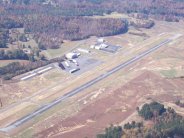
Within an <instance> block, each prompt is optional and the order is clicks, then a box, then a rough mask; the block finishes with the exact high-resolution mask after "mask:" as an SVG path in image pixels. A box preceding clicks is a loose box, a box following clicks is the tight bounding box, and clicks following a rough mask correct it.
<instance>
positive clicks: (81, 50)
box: [77, 48, 90, 53]
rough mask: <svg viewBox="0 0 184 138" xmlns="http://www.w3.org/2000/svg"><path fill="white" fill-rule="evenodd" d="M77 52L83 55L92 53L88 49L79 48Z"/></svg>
mask: <svg viewBox="0 0 184 138" xmlns="http://www.w3.org/2000/svg"><path fill="white" fill-rule="evenodd" d="M77 50H78V51H80V52H83V53H90V51H89V50H87V49H82V48H78V49H77Z"/></svg>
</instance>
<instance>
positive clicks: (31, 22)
mask: <svg viewBox="0 0 184 138" xmlns="http://www.w3.org/2000/svg"><path fill="white" fill-rule="evenodd" d="M0 2H1V3H2V4H1V6H0V9H1V10H0V13H1V15H0V22H3V21H4V20H5V21H6V20H8V22H7V23H5V25H6V28H7V27H11V25H12V23H14V22H15V23H16V27H21V26H22V27H24V28H25V30H26V33H33V34H34V36H35V39H36V40H37V42H38V43H40V45H42V46H43V45H44V48H54V49H55V48H58V47H59V45H60V44H61V43H62V42H63V40H65V39H68V40H80V39H84V38H88V37H90V36H93V35H95V36H109V35H116V34H119V33H125V32H126V31H127V30H128V24H127V21H126V20H125V19H121V20H120V19H95V18H90V17H87V16H93V15H104V14H109V13H111V12H119V13H125V14H131V13H138V14H140V15H143V16H148V17H151V18H155V19H159V20H166V21H179V19H182V18H183V17H184V2H182V1H179V0H170V1H169V0H162V1H159V0H142V1H137V0H131V1H128V0H71V1H68V0H52V1H50V2H48V1H47V0H7V1H6V2H5V1H3V0H1V1H0ZM117 3H118V4H117ZM139 17H142V16H139ZM7 18H8V19H7ZM9 20H10V21H9ZM11 20H12V21H11ZM130 25H133V26H136V27H145V28H150V27H152V26H153V25H154V22H153V21H149V22H145V24H135V23H134V22H130ZM0 26H1V25H0ZM89 26H90V27H89ZM1 45H2V44H1ZM1 47H3V46H1Z"/></svg>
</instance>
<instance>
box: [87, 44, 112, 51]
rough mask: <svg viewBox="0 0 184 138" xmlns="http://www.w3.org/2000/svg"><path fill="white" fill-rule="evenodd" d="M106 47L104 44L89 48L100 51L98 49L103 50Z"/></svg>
mask: <svg viewBox="0 0 184 138" xmlns="http://www.w3.org/2000/svg"><path fill="white" fill-rule="evenodd" d="M107 47H108V45H107V44H104V43H102V44H99V45H92V46H90V48H92V49H97V50H100V49H103V48H107Z"/></svg>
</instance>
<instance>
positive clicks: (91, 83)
mask: <svg viewBox="0 0 184 138" xmlns="http://www.w3.org/2000/svg"><path fill="white" fill-rule="evenodd" d="M171 41H172V39H166V40H165V41H163V42H161V43H160V44H158V45H156V46H154V47H152V48H150V49H149V50H146V51H144V52H142V53H141V54H138V55H136V56H135V57H133V58H131V59H129V60H128V61H126V62H123V63H121V64H120V65H118V66H116V67H115V68H113V69H111V70H109V71H107V72H106V73H104V74H102V75H100V76H98V77H97V78H95V79H93V80H91V81H89V82H87V83H85V84H83V85H81V86H79V87H78V88H76V89H74V90H72V91H70V92H68V93H67V94H65V95H63V96H61V97H59V98H57V99H56V100H54V101H52V102H51V103H49V104H47V105H45V106H42V107H40V108H39V109H37V110H36V111H34V112H32V113H30V114H28V115H26V116H25V117H23V118H21V119H19V120H17V121H15V122H14V123H12V124H10V125H8V126H7V127H5V128H1V129H0V131H3V132H9V131H11V130H13V129H14V128H16V127H18V126H20V125H22V124H23V123H25V122H27V121H29V120H31V119H32V118H34V117H36V116H38V115H40V114H41V113H43V112H45V111H47V110H48V109H50V108H52V107H53V106H55V105H57V104H59V103H60V102H62V101H64V100H66V99H67V98H69V97H71V96H73V95H76V94H77V93H79V92H82V91H83V90H85V89H86V88H88V87H90V86H92V85H94V84H96V83H98V82H99V81H101V80H103V79H105V78H106V77H108V76H110V75H112V74H113V73H115V72H117V71H119V70H120V69H123V68H125V67H127V66H128V65H130V64H132V63H134V62H136V61H138V60H140V59H142V58H143V57H145V56H146V55H148V54H150V53H152V52H154V51H156V50H157V49H159V48H160V47H162V46H164V45H166V44H168V43H170V42H171Z"/></svg>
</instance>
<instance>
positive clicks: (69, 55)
mask: <svg viewBox="0 0 184 138" xmlns="http://www.w3.org/2000/svg"><path fill="white" fill-rule="evenodd" d="M79 56H80V53H74V52H72V53H68V54H66V55H65V57H66V58H67V59H74V58H78V57H79Z"/></svg>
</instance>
